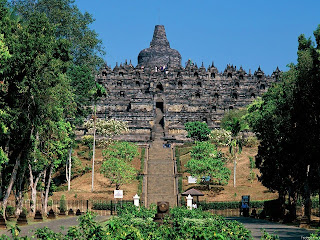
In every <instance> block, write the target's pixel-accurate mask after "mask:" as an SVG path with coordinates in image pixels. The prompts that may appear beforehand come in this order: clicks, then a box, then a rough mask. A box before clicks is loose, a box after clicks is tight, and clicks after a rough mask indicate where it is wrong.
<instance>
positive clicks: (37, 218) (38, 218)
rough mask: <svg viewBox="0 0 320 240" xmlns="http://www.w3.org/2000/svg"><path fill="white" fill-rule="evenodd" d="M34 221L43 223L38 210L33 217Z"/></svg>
mask: <svg viewBox="0 0 320 240" xmlns="http://www.w3.org/2000/svg"><path fill="white" fill-rule="evenodd" d="M34 220H35V221H36V222H42V221H43V216H42V214H41V212H40V211H39V210H37V211H36V214H35V215H34Z"/></svg>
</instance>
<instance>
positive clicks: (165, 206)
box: [154, 202, 169, 225]
mask: <svg viewBox="0 0 320 240" xmlns="http://www.w3.org/2000/svg"><path fill="white" fill-rule="evenodd" d="M168 214H169V202H157V213H156V215H155V216H154V221H155V222H157V223H159V224H160V225H161V224H163V219H164V217H165V216H166V215H168Z"/></svg>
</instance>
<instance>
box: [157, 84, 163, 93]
mask: <svg viewBox="0 0 320 240" xmlns="http://www.w3.org/2000/svg"><path fill="white" fill-rule="evenodd" d="M157 90H158V91H160V92H163V86H162V84H161V83H159V84H158V85H157Z"/></svg>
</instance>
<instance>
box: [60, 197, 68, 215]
mask: <svg viewBox="0 0 320 240" xmlns="http://www.w3.org/2000/svg"><path fill="white" fill-rule="evenodd" d="M59 209H60V211H61V212H65V211H67V203H66V197H65V196H64V195H62V196H61V198H60V204H59Z"/></svg>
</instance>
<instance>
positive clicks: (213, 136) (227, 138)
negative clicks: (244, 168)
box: [209, 129, 231, 146]
mask: <svg viewBox="0 0 320 240" xmlns="http://www.w3.org/2000/svg"><path fill="white" fill-rule="evenodd" d="M209 139H210V141H211V142H212V143H214V144H216V145H218V146H228V145H229V144H230V142H231V132H230V131H227V130H224V129H214V130H212V131H211V133H210V134H209Z"/></svg>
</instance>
